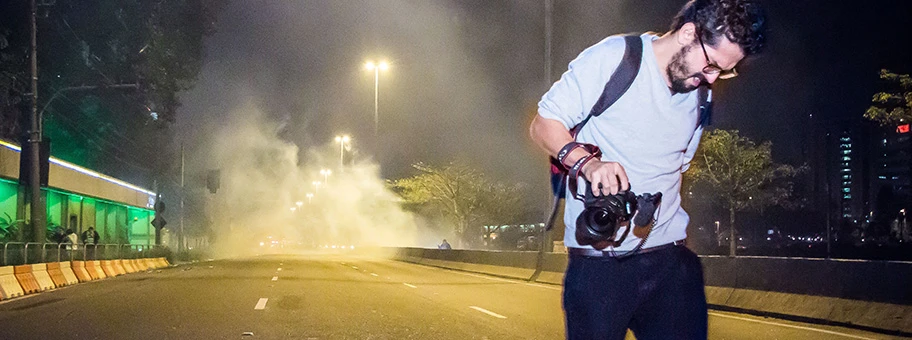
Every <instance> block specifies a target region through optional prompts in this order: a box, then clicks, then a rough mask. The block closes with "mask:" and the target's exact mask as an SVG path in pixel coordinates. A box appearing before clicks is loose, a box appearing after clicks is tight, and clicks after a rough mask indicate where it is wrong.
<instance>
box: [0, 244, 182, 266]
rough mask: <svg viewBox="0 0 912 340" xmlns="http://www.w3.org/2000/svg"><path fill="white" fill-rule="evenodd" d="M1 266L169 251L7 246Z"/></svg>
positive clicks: (131, 247)
mask: <svg viewBox="0 0 912 340" xmlns="http://www.w3.org/2000/svg"><path fill="white" fill-rule="evenodd" d="M2 244H3V251H2V252H0V266H11V265H22V264H34V263H44V262H49V261H50V262H61V261H74V260H76V261H95V260H114V259H140V258H149V257H162V256H164V254H163V253H164V252H165V250H166V249H168V247H166V246H164V245H144V244H115V243H108V244H72V243H37V242H5V243H2Z"/></svg>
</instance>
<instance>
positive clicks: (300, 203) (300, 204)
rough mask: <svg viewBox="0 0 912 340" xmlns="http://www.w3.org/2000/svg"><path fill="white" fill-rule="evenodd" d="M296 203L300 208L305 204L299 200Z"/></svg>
mask: <svg viewBox="0 0 912 340" xmlns="http://www.w3.org/2000/svg"><path fill="white" fill-rule="evenodd" d="M295 205H296V206H298V208H300V207H301V206H302V205H304V202H301V201H297V202H295Z"/></svg>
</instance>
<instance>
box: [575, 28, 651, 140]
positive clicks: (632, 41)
mask: <svg viewBox="0 0 912 340" xmlns="http://www.w3.org/2000/svg"><path fill="white" fill-rule="evenodd" d="M624 42H625V43H626V45H627V48H626V49H625V50H624V57H623V58H622V59H621V63H620V64H619V65H618V67H617V68H616V69H614V73H612V74H611V78H610V79H608V83H607V84H605V89H604V90H602V95H601V96H599V98H598V100H596V101H595V105H593V106H592V110H590V111H589V115H588V116H586V119H584V120H583V121H582V122H580V123H579V124H576V126H574V127H573V129H572V130H571V134H572V135H573V137H574V138H575V137H576V133H577V132H579V130H580V129H582V128H583V126H584V125H586V123H587V122H589V119H591V118H592V117H598V116H599V115H601V114H602V113H603V112H605V110H607V109H608V108H609V107H611V105H613V104H614V103H615V102H616V101H617V100H618V99H620V98H621V96H623V95H624V93H625V92H627V89H629V88H630V85H631V84H633V80H634V79H636V76H637V73H639V72H640V64H641V63H642V61H643V38H642V37H640V35H639V34H629V35H625V36H624Z"/></svg>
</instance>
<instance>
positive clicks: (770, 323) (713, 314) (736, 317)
mask: <svg viewBox="0 0 912 340" xmlns="http://www.w3.org/2000/svg"><path fill="white" fill-rule="evenodd" d="M709 315H712V316H718V317H723V318H729V319H736V320H742V321H750V322H757V323H762V324H767V325H774V326H781V327H788V328H797V329H803V330H808V331H816V332H821V333H826V334H833V335H839V336H843V337H847V338H853V339H864V340H876V339H874V338H867V337H863V336H858V335H852V334H846V333H840V332H836V331H829V330H825V329H820V328H813V327H804V326H795V325H789V324H784V323H778V322H772V321H763V320H756V319H750V318H742V317H739V316H732V315H725V314H720V313H715V312H709Z"/></svg>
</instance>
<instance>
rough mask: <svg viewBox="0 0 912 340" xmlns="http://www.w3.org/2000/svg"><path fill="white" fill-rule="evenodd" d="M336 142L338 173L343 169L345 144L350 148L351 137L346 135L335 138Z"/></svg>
mask: <svg viewBox="0 0 912 340" xmlns="http://www.w3.org/2000/svg"><path fill="white" fill-rule="evenodd" d="M336 142H337V143H339V171H342V169H343V168H344V167H345V143H349V144H348V145H349V146H351V137H349V136H348V135H342V136H336Z"/></svg>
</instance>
